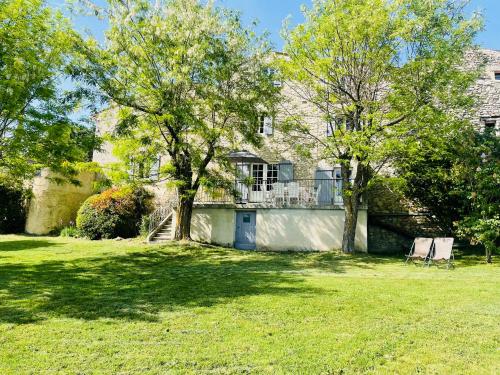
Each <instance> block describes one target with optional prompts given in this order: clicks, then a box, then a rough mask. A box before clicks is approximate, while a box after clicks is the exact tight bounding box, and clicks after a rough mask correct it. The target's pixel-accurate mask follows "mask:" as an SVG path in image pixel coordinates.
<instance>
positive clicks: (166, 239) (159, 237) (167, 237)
mask: <svg viewBox="0 0 500 375" xmlns="http://www.w3.org/2000/svg"><path fill="white" fill-rule="evenodd" d="M171 239H172V236H154V237H153V240H165V241H169V240H171Z"/></svg>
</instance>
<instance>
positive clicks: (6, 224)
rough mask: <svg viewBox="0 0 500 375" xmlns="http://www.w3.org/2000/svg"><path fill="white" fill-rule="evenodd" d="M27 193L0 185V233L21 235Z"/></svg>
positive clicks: (21, 189) (24, 221) (20, 189)
mask: <svg viewBox="0 0 500 375" xmlns="http://www.w3.org/2000/svg"><path fill="white" fill-rule="evenodd" d="M26 198H27V191H26V190H24V189H23V188H20V187H15V186H14V187H13V186H5V185H2V184H0V233H22V232H24V226H25V224H26V211H27V210H26V202H27V199H26Z"/></svg>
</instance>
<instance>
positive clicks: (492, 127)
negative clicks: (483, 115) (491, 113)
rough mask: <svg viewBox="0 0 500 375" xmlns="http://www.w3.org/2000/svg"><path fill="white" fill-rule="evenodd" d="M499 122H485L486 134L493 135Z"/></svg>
mask: <svg viewBox="0 0 500 375" xmlns="http://www.w3.org/2000/svg"><path fill="white" fill-rule="evenodd" d="M496 124H497V122H496V121H495V120H486V121H484V132H485V133H490V134H491V133H493V132H494V131H495V127H496Z"/></svg>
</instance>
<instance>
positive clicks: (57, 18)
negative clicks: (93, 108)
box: [0, 0, 95, 181]
mask: <svg viewBox="0 0 500 375" xmlns="http://www.w3.org/2000/svg"><path fill="white" fill-rule="evenodd" d="M71 33H72V30H71V28H70V25H69V24H68V22H67V21H66V20H65V19H64V18H63V17H62V16H61V14H59V13H55V12H53V11H52V10H51V9H49V8H48V7H46V6H45V4H44V2H43V1H41V0H30V1H28V0H0V175H2V179H9V180H16V181H19V180H23V179H26V178H30V177H32V176H33V174H34V173H35V172H36V171H37V170H38V169H39V168H41V167H50V168H51V169H52V170H54V171H56V172H61V173H62V174H63V175H65V176H66V177H70V178H71V176H72V175H74V174H75V169H74V163H75V162H78V161H86V160H87V159H88V155H89V153H90V152H91V151H92V148H93V147H94V146H95V142H94V134H93V129H91V128H88V127H87V126H86V125H85V124H83V123H76V122H75V121H73V119H72V117H71V114H72V112H73V110H74V109H75V107H76V105H77V102H76V101H75V100H69V99H68V97H66V96H65V95H63V93H61V89H60V85H61V84H62V81H63V79H64V69H65V66H66V64H67V62H68V56H69V54H70V47H71V44H70V43H69V38H68V35H71Z"/></svg>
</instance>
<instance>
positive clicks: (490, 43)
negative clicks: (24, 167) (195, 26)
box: [49, 0, 500, 50]
mask: <svg viewBox="0 0 500 375" xmlns="http://www.w3.org/2000/svg"><path fill="white" fill-rule="evenodd" d="M49 2H50V3H51V4H52V5H54V6H56V7H63V6H64V1H61V0H49ZM217 2H218V3H219V4H221V5H223V6H225V7H228V8H232V9H237V10H240V11H241V12H242V13H243V19H244V21H245V22H246V23H250V22H251V21H252V20H258V21H259V25H258V30H259V31H261V32H262V31H264V30H266V31H268V32H269V33H270V37H271V40H272V42H273V43H274V46H275V48H277V49H281V47H282V45H283V43H282V41H281V38H280V30H281V26H282V22H283V20H284V19H285V17H287V16H289V15H290V16H291V17H292V21H293V22H294V23H299V22H301V21H302V15H301V12H300V6H301V4H306V5H309V4H310V3H311V1H310V0H217ZM477 10H478V11H482V12H483V15H484V17H485V21H486V25H485V30H484V31H483V32H482V33H481V34H480V35H479V36H478V40H477V42H478V44H480V45H481V46H482V47H485V48H491V49H498V50H500V0H471V3H470V5H469V7H468V12H470V13H471V12H473V11H477ZM75 26H76V27H77V29H79V30H83V29H84V28H88V29H89V30H90V31H91V32H92V33H93V34H95V35H99V36H100V35H102V29H103V26H102V23H99V22H97V21H95V19H93V18H87V17H78V18H77V19H76V20H75Z"/></svg>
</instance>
